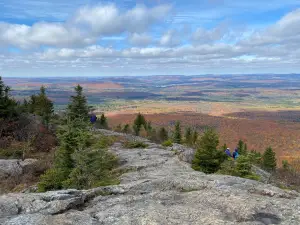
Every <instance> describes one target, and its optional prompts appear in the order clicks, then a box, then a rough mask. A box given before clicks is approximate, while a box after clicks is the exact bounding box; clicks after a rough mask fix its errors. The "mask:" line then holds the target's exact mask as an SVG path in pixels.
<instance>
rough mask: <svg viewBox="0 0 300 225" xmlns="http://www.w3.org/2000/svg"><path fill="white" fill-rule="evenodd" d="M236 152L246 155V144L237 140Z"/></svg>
mask: <svg viewBox="0 0 300 225" xmlns="http://www.w3.org/2000/svg"><path fill="white" fill-rule="evenodd" d="M238 152H239V154H240V155H247V145H246V144H245V143H244V142H243V141H242V140H239V143H238Z"/></svg>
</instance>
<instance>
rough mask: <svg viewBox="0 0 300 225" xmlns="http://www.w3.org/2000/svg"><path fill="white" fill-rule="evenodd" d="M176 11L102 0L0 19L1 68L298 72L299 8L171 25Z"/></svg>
mask: <svg viewBox="0 0 300 225" xmlns="http://www.w3.org/2000/svg"><path fill="white" fill-rule="evenodd" d="M288 3H289V4H291V5H292V4H295V1H293V2H292V1H289V2H288ZM213 4H218V2H216V1H215V2H213ZM235 7H243V6H241V5H235ZM278 7H279V6H278ZM224 10H225V9H224ZM205 12H207V11H205ZM199 13H200V14H201V11H200V12H199ZM179 15H180V12H178V9H176V7H175V6H172V5H170V4H158V5H156V6H145V5H136V6H133V7H129V8H122V7H120V6H119V5H116V4H111V3H108V4H101V5H99V4H98V5H88V6H83V7H80V8H79V9H77V10H75V11H74V13H73V14H72V15H70V16H68V18H66V19H65V20H64V21H60V22H51V21H35V22H33V23H31V24H30V23H24V24H22V23H12V22H9V21H2V22H1V21H0V73H4V74H9V75H18V76H21V75H24V73H26V75H28V74H29V73H30V74H33V75H37V74H39V73H40V71H41V70H42V71H43V70H44V71H47V73H49V74H50V75H52V74H54V73H56V72H60V73H63V74H66V75H69V74H73V73H76V74H77V75H80V74H83V71H85V72H86V73H84V74H86V75H103V73H104V74H109V75H128V74H133V73H134V74H136V75H142V74H151V73H152V74H174V73H177V74H202V73H239V72H240V73H245V72H246V73H252V72H262V73H265V72H282V73H284V72H286V73H290V72H297V71H300V45H299V43H300V8H293V9H291V10H289V12H288V13H285V14H283V15H281V16H279V17H278V18H277V19H275V20H274V22H272V23H268V24H262V25H260V26H251V24H249V26H236V23H234V22H233V21H232V20H228V19H223V20H220V21H215V22H214V23H212V24H211V25H210V26H207V24H206V22H203V25H197V26H195V25H194V24H192V23H191V24H187V23H180V24H178V16H179ZM181 15H183V14H182V12H181ZM189 15H191V14H189ZM174 21H175V22H174ZM205 21H206V20H205ZM45 73H46V72H45Z"/></svg>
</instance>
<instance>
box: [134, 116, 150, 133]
mask: <svg viewBox="0 0 300 225" xmlns="http://www.w3.org/2000/svg"><path fill="white" fill-rule="evenodd" d="M142 126H143V127H144V128H145V127H146V128H147V122H146V119H145V117H144V116H143V115H142V114H141V113H139V114H138V115H137V116H136V118H135V120H134V123H133V130H134V132H135V135H136V136H139V134H140V131H141V128H142Z"/></svg>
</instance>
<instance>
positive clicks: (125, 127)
mask: <svg viewBox="0 0 300 225" xmlns="http://www.w3.org/2000/svg"><path fill="white" fill-rule="evenodd" d="M122 132H123V133H125V134H129V133H130V132H131V130H130V126H129V124H125V125H124V128H123V130H122Z"/></svg>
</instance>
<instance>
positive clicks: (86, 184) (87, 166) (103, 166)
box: [63, 149, 118, 189]
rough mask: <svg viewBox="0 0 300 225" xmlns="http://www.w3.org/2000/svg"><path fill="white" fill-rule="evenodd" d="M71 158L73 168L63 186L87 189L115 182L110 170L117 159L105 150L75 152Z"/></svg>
mask: <svg viewBox="0 0 300 225" xmlns="http://www.w3.org/2000/svg"><path fill="white" fill-rule="evenodd" d="M73 158H74V163H75V168H74V169H73V170H72V172H71V173H70V175H69V177H68V179H66V180H65V181H63V187H64V188H76V189H88V188H93V187H96V186H99V185H100V186H101V185H103V184H105V185H109V184H111V182H113V183H115V178H114V177H113V176H112V172H111V171H112V169H113V168H114V167H115V166H116V165H117V163H118V159H117V157H116V156H115V155H113V154H112V153H110V152H108V151H107V150H105V149H100V150H96V151H95V150H86V151H82V152H76V153H74V155H73Z"/></svg>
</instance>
